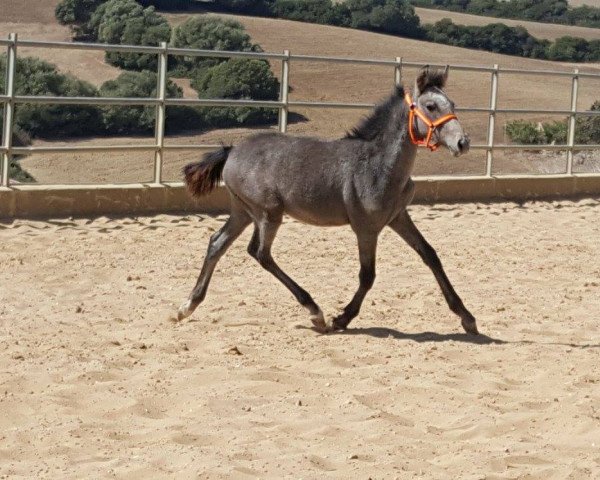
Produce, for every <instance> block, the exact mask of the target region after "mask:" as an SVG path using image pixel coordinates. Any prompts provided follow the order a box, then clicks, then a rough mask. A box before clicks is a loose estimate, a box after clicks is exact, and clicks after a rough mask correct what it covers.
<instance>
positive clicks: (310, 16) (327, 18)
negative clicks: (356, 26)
mask: <svg viewBox="0 0 600 480" xmlns="http://www.w3.org/2000/svg"><path fill="white" fill-rule="evenodd" d="M272 13H273V15H274V16H276V17H280V18H287V19H289V20H298V21H301V22H310V23H321V24H326V25H342V26H347V25H349V23H350V12H349V10H348V7H347V6H346V4H345V3H344V2H342V3H336V4H333V3H332V2H331V0H320V1H315V0H275V3H274V4H273V6H272Z"/></svg>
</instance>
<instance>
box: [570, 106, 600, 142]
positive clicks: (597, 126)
mask: <svg viewBox="0 0 600 480" xmlns="http://www.w3.org/2000/svg"><path fill="white" fill-rule="evenodd" d="M590 110H592V111H599V110H600V101H598V100H597V101H595V102H594V104H593V105H592V106H591V107H590ZM575 142H576V143H581V144H596V145H598V144H600V115H595V116H588V117H578V118H577V121H576V128H575Z"/></svg>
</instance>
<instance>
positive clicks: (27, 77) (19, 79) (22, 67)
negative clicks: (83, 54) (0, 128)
mask: <svg viewBox="0 0 600 480" xmlns="http://www.w3.org/2000/svg"><path fill="white" fill-rule="evenodd" d="M5 69H6V55H0V71H5ZM4 81H5V80H4V77H3V76H2V77H0V91H4ZM15 93H16V94H17V95H38V96H39V95H44V96H69V97H95V96H97V95H98V91H97V90H96V88H95V87H94V86H93V85H91V84H89V83H87V82H83V81H81V80H78V79H76V78H75V77H73V76H72V75H65V74H62V73H60V72H58V70H57V69H56V67H55V66H54V65H52V64H50V63H47V62H44V61H42V60H39V59H37V58H33V57H19V58H18V59H17V68H16V73H15ZM0 123H1V121H0ZM15 125H16V126H18V127H19V128H21V129H22V130H24V131H25V132H27V133H28V134H29V135H31V136H34V137H46V138H47V137H57V136H84V135H93V134H94V133H96V132H98V131H99V130H100V128H101V120H100V111H99V109H98V108H97V107H95V106H90V105H84V106H78V105H36V104H19V105H18V106H17V108H16V111H15Z"/></svg>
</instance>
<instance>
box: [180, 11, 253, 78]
mask: <svg viewBox="0 0 600 480" xmlns="http://www.w3.org/2000/svg"><path fill="white" fill-rule="evenodd" d="M172 44H173V46H174V47H176V48H193V49H199V50H234V51H241V52H261V51H262V49H261V48H260V46H259V45H256V44H253V43H252V42H251V40H250V35H248V33H246V31H245V29H244V27H243V25H242V24H241V23H239V22H236V21H235V20H225V19H222V18H219V17H204V16H196V17H191V18H189V19H188V20H187V21H185V22H184V23H182V24H181V25H180V26H178V27H177V28H176V29H175V31H174V32H173V41H172ZM225 60H226V59H224V58H218V57H215V58H206V57H193V56H189V57H179V58H176V59H175V62H174V65H172V68H174V69H175V70H176V74H177V75H181V76H183V75H186V74H189V73H190V72H193V71H194V70H197V69H203V68H208V67H210V66H213V65H216V64H217V63H220V62H223V61H225Z"/></svg>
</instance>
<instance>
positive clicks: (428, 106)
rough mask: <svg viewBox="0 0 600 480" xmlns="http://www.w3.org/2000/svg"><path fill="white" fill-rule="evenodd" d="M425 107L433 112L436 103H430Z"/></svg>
mask: <svg viewBox="0 0 600 480" xmlns="http://www.w3.org/2000/svg"><path fill="white" fill-rule="evenodd" d="M425 108H427V110H429V111H430V112H433V111H434V110H435V103H428V104H427V105H425Z"/></svg>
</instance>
